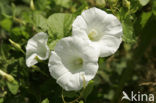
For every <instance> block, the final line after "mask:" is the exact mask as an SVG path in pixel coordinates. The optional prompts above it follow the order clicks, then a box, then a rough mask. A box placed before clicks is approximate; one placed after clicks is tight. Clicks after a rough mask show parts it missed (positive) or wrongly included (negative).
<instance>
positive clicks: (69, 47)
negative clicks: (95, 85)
mask: <svg viewBox="0 0 156 103" xmlns="http://www.w3.org/2000/svg"><path fill="white" fill-rule="evenodd" d="M97 61H98V55H97V53H96V51H95V49H94V48H93V47H92V46H90V45H89V44H88V43H87V42H85V41H84V40H82V39H81V38H78V37H76V38H75V37H66V38H63V39H61V40H60V41H59V42H58V43H57V44H56V47H55V51H52V52H51V57H50V59H49V64H48V66H49V71H50V74H51V76H52V77H54V78H55V79H56V80H57V83H58V84H59V85H60V86H61V87H62V88H64V89H65V90H66V91H72V90H74V91H77V90H80V89H81V88H82V87H83V83H84V81H85V83H86V84H87V83H88V81H90V80H91V79H93V78H94V76H95V74H96V72H97V70H98V63H97Z"/></svg>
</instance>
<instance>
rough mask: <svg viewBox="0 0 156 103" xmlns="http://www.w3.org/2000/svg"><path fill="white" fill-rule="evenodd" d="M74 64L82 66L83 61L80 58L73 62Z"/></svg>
mask: <svg viewBox="0 0 156 103" xmlns="http://www.w3.org/2000/svg"><path fill="white" fill-rule="evenodd" d="M74 64H75V65H82V64H83V60H82V59H81V58H78V59H76V60H74Z"/></svg>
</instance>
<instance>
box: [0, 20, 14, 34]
mask: <svg viewBox="0 0 156 103" xmlns="http://www.w3.org/2000/svg"><path fill="white" fill-rule="evenodd" d="M0 26H1V27H2V28H3V29H5V30H7V31H10V29H11V27H12V21H11V20H10V19H4V20H2V21H0Z"/></svg>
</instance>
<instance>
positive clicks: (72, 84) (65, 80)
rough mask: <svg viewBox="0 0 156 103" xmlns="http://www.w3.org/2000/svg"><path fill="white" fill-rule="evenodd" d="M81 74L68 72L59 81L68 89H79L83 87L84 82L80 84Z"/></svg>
mask: <svg viewBox="0 0 156 103" xmlns="http://www.w3.org/2000/svg"><path fill="white" fill-rule="evenodd" d="M79 75H80V74H79V73H76V74H71V73H66V74H64V75H63V76H61V77H60V78H59V79H58V80H57V83H58V84H59V85H60V86H61V87H63V88H64V89H65V90H66V91H78V90H80V89H81V88H82V86H83V85H82V84H80V76H79Z"/></svg>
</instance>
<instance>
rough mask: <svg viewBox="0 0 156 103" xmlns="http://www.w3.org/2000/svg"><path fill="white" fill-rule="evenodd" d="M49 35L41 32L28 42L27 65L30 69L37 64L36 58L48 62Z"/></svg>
mask: <svg viewBox="0 0 156 103" xmlns="http://www.w3.org/2000/svg"><path fill="white" fill-rule="evenodd" d="M47 41H48V35H47V34H46V33H43V32H40V33H38V34H36V35H35V36H33V37H32V38H31V39H29V40H28V43H27V46H26V65H27V66H28V67H30V66H32V65H34V64H36V63H37V60H36V56H37V57H38V58H39V59H40V60H46V59H47V58H48V56H49V48H48V46H47Z"/></svg>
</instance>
